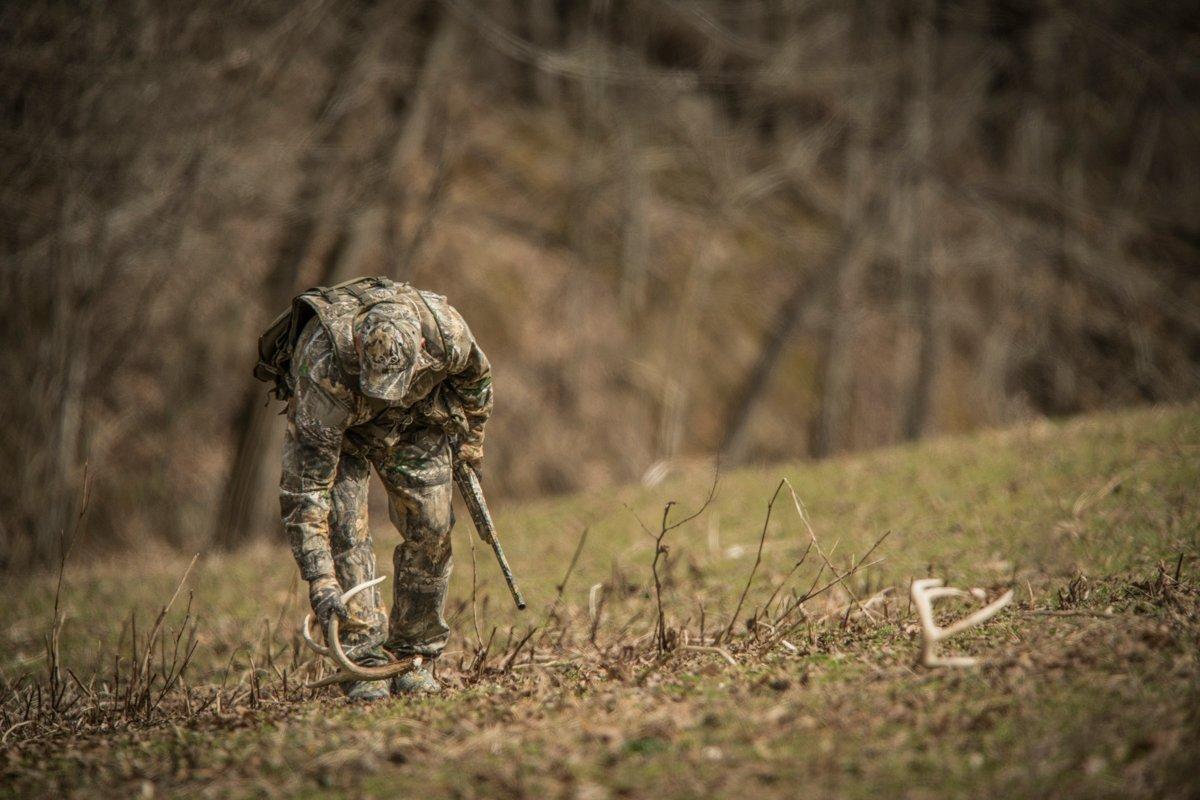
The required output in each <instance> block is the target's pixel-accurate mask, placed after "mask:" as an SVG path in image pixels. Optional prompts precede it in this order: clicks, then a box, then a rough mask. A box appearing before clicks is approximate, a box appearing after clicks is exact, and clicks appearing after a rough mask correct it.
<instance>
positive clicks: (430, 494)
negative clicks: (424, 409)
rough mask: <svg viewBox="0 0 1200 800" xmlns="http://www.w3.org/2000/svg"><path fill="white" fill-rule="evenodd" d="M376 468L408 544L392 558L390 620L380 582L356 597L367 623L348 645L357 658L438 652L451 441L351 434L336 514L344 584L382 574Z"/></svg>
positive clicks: (341, 465) (354, 607)
mask: <svg viewBox="0 0 1200 800" xmlns="http://www.w3.org/2000/svg"><path fill="white" fill-rule="evenodd" d="M371 465H374V467H375V471H376V472H377V473H378V474H379V477H380V480H381V481H382V482H383V485H384V488H385V489H386V490H387V495H388V507H389V508H388V510H389V514H390V516H391V520H392V524H393V525H395V526H396V530H398V531H399V532H400V537H401V542H400V544H399V545H397V547H396V550H395V552H394V554H393V556H392V564H393V568H394V574H393V576H392V577H393V581H394V583H393V587H392V590H393V602H392V613H391V616H390V618H389V616H388V615H387V613H386V612H385V610H384V606H383V602H382V599H381V595H380V591H379V587H377V586H376V587H372V588H370V589H368V590H366V591H364V592H360V593H359V594H358V595H356V596H355V597H353V598H351V600H350V603H349V607H350V612H351V613H352V614H353V615H354V616H355V617H358V618H359V619H362V620H364V621H365V622H366V623H367V625H366V627H365V628H359V629H356V630H343V631H342V634H341V636H340V638H341V641H342V646H343V647H345V648H346V650H347V653H348V654H349V655H350V656H351V658H353V659H354V660H355V661H358V662H361V663H370V662H372V661H377V660H378V659H380V658H381V657H382V656H383V654H382V653H380V652H379V648H380V647H381V646H382V647H384V648H385V649H387V650H389V651H391V652H393V653H419V654H421V655H425V656H431V657H432V656H437V655H438V654H440V653H441V652H442V649H443V648H444V647H445V646H446V640H447V638H448V637H449V635H450V628H449V626H447V625H446V620H445V618H444V617H443V610H444V608H445V604H446V590H447V588H448V584H449V579H450V569H451V566H452V562H451V558H450V529H451V528H452V527H453V525H454V513H453V511H452V510H451V506H450V501H451V495H452V491H453V483H452V480H451V463H450V446H449V443H448V441H447V439H446V435H445V434H444V433H443V432H442V431H440V430H437V429H432V428H415V429H411V430H408V431H405V432H403V433H402V434H401V435H400V439H399V441H397V442H396V443H395V444H393V445H390V446H388V445H385V444H382V443H379V442H374V441H369V440H362V439H356V438H355V437H354V435H353V434H350V435H348V436H347V437H346V440H345V442H344V443H343V448H342V455H341V458H340V460H339V461H338V473H337V479H336V481H335V483H334V486H333V503H332V508H331V510H330V514H329V539H330V550H331V551H332V554H333V561H334V567H335V571H336V574H337V579H338V583H340V584H341V586H342V589H343V590H346V589H349V588H350V587H352V586H354V585H356V584H358V583H362V582H363V581H367V580H371V579H372V578H374V577H375V551H374V546H373V542H372V541H371V531H370V527H369V526H368V524H367V487H368V482H369V479H370V476H371V472H370V466H371Z"/></svg>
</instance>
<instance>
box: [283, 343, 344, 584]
mask: <svg viewBox="0 0 1200 800" xmlns="http://www.w3.org/2000/svg"><path fill="white" fill-rule="evenodd" d="M293 377H294V379H295V383H294V385H295V387H296V393H295V395H293V396H292V398H291V400H290V401H289V403H288V427H287V434H286V436H285V439H284V445H283V476H282V479H281V481H280V486H279V506H280V511H281V513H282V517H283V527H284V530H285V531H286V533H287V537H288V541H289V542H290V543H291V546H292V555H293V556H295V558H296V563H297V564H298V565H299V566H300V575H301V576H302V577H303V578H304V579H305V580H306V581H309V582H310V583H311V584H312V585H313V587H314V588H316V587H320V586H323V585H329V586H337V578H336V577H335V575H334V569H333V556H332V555H331V554H330V550H329V510H330V505H331V492H332V489H333V482H334V479H335V478H336V477H337V466H338V459H339V457H340V456H341V449H342V435H343V434H344V433H345V431H346V427H347V425H348V424H349V420H350V416H351V402H352V400H351V396H350V392H349V391H348V390H347V388H346V386H345V384H344V382H343V381H342V378H341V373H340V370H339V369H338V366H337V363H336V359H335V357H334V352H333V347H332V345H331V343H330V341H329V338H328V336H327V334H326V333H325V330H324V329H323V328H321V327H320V326H319V325H317V324H315V323H313V324H312V329H310V330H306V331H305V333H304V334H303V335H302V336H301V337H300V341H299V343H298V344H297V347H296V354H295V357H294V359H293Z"/></svg>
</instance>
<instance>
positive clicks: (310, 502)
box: [280, 278, 492, 581]
mask: <svg viewBox="0 0 1200 800" xmlns="http://www.w3.org/2000/svg"><path fill="white" fill-rule="evenodd" d="M305 307H307V308H310V309H311V310H312V313H308V314H304V315H301V316H300V318H299V319H298V320H295V319H294V320H293V322H292V324H291V328H292V330H293V331H296V332H295V334H294V336H295V338H294V345H292V346H291V347H289V348H288V363H287V393H288V394H289V395H290V397H289V398H288V410H287V413H288V430H287V434H286V439H285V443H284V454H283V474H282V479H281V482H280V507H281V512H282V517H283V524H284V528H285V530H286V532H287V535H288V539H289V541H290V542H291V545H292V550H293V554H294V555H295V557H296V561H297V562H298V563H299V565H300V572H301V574H302V576H303V577H304V579H305V580H308V581H313V580H318V579H326V580H328V579H332V578H333V575H334V569H333V561H332V557H331V555H330V550H329V512H330V508H331V502H332V491H333V488H334V481H335V478H336V477H337V466H338V460H339V458H340V457H341V453H342V448H343V440H344V439H350V440H351V441H355V440H357V441H359V442H365V443H369V444H375V445H378V444H382V445H385V446H387V445H391V444H394V443H395V441H396V440H397V439H398V438H399V437H400V436H401V435H402V433H403V432H404V431H405V430H406V429H409V428H411V427H413V426H425V427H436V428H441V429H443V430H445V431H446V432H447V433H448V434H450V435H451V436H452V437H454V439H455V440H456V442H457V454H458V456H459V457H461V458H464V459H465V460H468V461H477V460H478V459H479V458H481V456H482V445H483V435H484V432H483V429H484V424H485V423H486V422H487V418H488V416H489V414H490V413H491V409H492V379H491V369H490V366H489V365H488V361H487V357H486V356H485V355H484V353H483V351H482V350H481V349H480V348H479V346H478V344H476V342H475V339H474V337H473V336H472V335H471V332H470V329H469V328H468V327H467V324H466V322H465V321H464V320H463V318H462V316H461V315H460V314H459V313H458V312H457V311H456V310H455V309H454V308H453V307H451V306H450V305H449V304H448V303H447V302H446V300H445V298H444V297H442V296H440V295H435V294H432V293H429V292H421V291H418V290H416V289H414V288H412V287H411V286H408V285H407V284H400V283H393V282H391V281H387V280H384V279H375V278H371V279H363V280H360V281H358V282H354V283H351V284H343V285H341V286H339V287H335V288H334V289H321V290H313V291H312V292H306V293H305V294H304V295H301V296H300V297H299V298H297V302H296V303H295V304H294V306H293V316H294V317H295V316H298V314H297V311H298V310H302V309H303V308H305ZM367 312H370V313H371V314H376V315H382V316H383V317H385V321H386V322H390V321H392V318H395V319H397V320H399V322H400V323H401V324H407V325H409V326H412V328H413V330H414V331H416V330H419V335H417V338H415V339H414V340H413V345H412V347H413V349H416V350H417V351H418V352H416V353H405V354H403V359H404V361H405V363H407V364H409V365H410V367H411V368H410V369H409V370H408V371H407V372H406V373H405V375H404V377H405V380H404V381H403V384H402V385H401V386H399V388H398V389H397V391H396V393H395V395H394V396H392V397H391V399H384V398H380V397H378V396H370V395H368V394H367V393H365V392H364V391H363V390H362V386H361V385H360V381H359V379H360V377H362V378H364V381H363V383H364V384H365V374H364V373H365V372H366V371H367V370H366V367H367V366H368V363H367V360H368V359H369V358H370V353H364V351H363V347H362V344H361V342H357V347H356V335H355V330H356V326H357V327H358V328H359V329H361V327H362V320H363V319H364V314H365V313H367ZM297 329H298V330H297ZM377 394H378V393H377Z"/></svg>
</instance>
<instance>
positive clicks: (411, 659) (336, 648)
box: [300, 575, 421, 689]
mask: <svg viewBox="0 0 1200 800" xmlns="http://www.w3.org/2000/svg"><path fill="white" fill-rule="evenodd" d="M385 580H387V576H386V575H380V576H379V577H378V578H375V579H374V580H369V581H363V582H362V583H360V584H358V585H357V586H353V587H351V588H349V589H347V590H346V591H345V592H344V593H343V594H342V602H343V603H347V602H349V601H350V598H351V597H354V595H356V594H358V593H359V592H361V591H363V590H364V589H369V588H370V587H372V586H375V585H376V584H379V583H383V582H384V581H385ZM311 624H312V614H306V615H305V616H304V624H303V626H302V627H301V629H300V634H301V636H303V637H304V643H305V644H306V645H308V646H309V648H311V649H312V650H313V651H314V652H316V653H319V654H320V655H323V656H326V657H328V658H332V659H333V660H334V661H335V662H337V665H338V668H339V669H338V671H337V672H336V673H334V674H333V675H330V676H329V677H327V678H322V679H321V680H319V681H313V682H312V683H309V684H306V685H305V688H308V689H317V688H320V687H321V686H329V685H330V684H334V683H346V682H347V681H384V680H387V679H388V678H394V677H395V676H397V675H401V674H403V673H405V672H408V671H409V670H410V669H413V668H414V667H419V666H420V665H421V657H420V656H408V657H405V658H400V659H397V660H396V661H393V662H391V663H389V664H383V665H381V666H377V667H368V666H363V665H362V664H355V663H354V662H353V661H351V660H350V657H349V656H347V655H346V651H345V650H343V649H342V643H341V642H340V641H339V640H338V616H337V614H331V615H330V616H329V622H328V623H327V624H326V626H325V642H326V644H327V646H324V647H323V646H321V645H319V644H317V643H316V642H315V641H314V640H313V638H312V633H311V632H310V630H309V626H310V625H311Z"/></svg>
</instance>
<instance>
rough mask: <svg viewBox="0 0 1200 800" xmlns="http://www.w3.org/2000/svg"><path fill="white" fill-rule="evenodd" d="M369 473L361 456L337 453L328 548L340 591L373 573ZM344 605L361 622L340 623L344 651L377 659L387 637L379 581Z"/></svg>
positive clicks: (358, 658)
mask: <svg viewBox="0 0 1200 800" xmlns="http://www.w3.org/2000/svg"><path fill="white" fill-rule="evenodd" d="M370 477H371V471H370V465H369V464H368V462H367V459H366V458H365V457H364V456H362V455H357V454H353V453H347V452H343V453H342V456H341V458H340V459H339V460H338V472H337V480H336V481H335V482H334V484H333V498H332V504H331V508H330V512H329V548H330V550H331V551H332V553H333V564H334V570H335V572H336V573H337V579H338V583H339V584H341V587H342V591H346V590H347V589H349V588H351V587H353V586H356V585H358V584H360V583H362V582H363V581H369V580H371V579H372V578H374V577H375V550H374V549H373V546H372V542H371V529H370V528H369V527H368V525H367V487H368V485H369V484H368V481H369V479H370ZM348 606H349V610H350V614H351V615H352V616H353V617H355V618H356V619H359V620H362V621H363V622H365V623H366V626H365V627H357V626H354V625H348V624H343V625H342V626H341V630H340V633H339V636H338V638H339V639H340V640H341V642H342V646H343V647H344V648H345V649H346V654H347V655H349V656H350V658H351V659H353V660H354V661H356V662H361V663H370V662H373V661H379V660H380V658H381V657H382V654H381V653H380V652H379V651H378V648H379V646H380V645H382V644H383V642H384V640H386V639H387V624H388V623H387V613H386V611H385V610H384V607H383V602H382V599H381V597H380V592H379V587H378V586H372V587H371V588H370V589H366V590H364V591H362V592H359V593H358V594H357V595H355V596H354V597H352V598H351V599H350V602H349V603H348ZM372 651H375V652H372Z"/></svg>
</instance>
